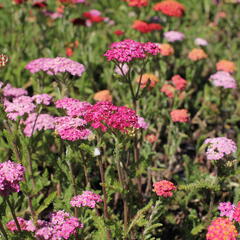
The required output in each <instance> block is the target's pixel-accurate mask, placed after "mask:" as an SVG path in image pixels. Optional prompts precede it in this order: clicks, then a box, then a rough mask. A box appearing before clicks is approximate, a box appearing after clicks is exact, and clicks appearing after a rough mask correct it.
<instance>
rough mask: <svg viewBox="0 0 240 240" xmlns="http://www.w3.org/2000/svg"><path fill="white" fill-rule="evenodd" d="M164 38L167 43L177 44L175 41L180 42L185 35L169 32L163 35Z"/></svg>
mask: <svg viewBox="0 0 240 240" xmlns="http://www.w3.org/2000/svg"><path fill="white" fill-rule="evenodd" d="M164 38H165V39H166V40H167V41H168V42H177V41H182V40H184V38H185V35H184V34H183V33H181V32H177V31H169V32H165V33H164Z"/></svg>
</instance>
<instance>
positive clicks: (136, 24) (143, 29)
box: [132, 20, 163, 33]
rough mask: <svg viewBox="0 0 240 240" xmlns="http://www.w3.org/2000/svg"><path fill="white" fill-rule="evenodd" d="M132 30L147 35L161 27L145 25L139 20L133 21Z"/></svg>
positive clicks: (156, 24)
mask: <svg viewBox="0 0 240 240" xmlns="http://www.w3.org/2000/svg"><path fill="white" fill-rule="evenodd" d="M132 28H133V29H135V30H137V31H139V32H141V33H149V32H152V31H160V30H161V29H162V28H163V27H162V26H161V25H160V24H158V23H146V22H144V21H141V20H135V21H134V23H133V25H132Z"/></svg>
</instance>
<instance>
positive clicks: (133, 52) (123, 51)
mask: <svg viewBox="0 0 240 240" xmlns="http://www.w3.org/2000/svg"><path fill="white" fill-rule="evenodd" d="M159 53H160V49H159V47H158V46H157V45H156V44H155V43H151V42H147V43H141V42H137V41H134V40H131V39H126V40H123V41H121V42H114V43H112V44H111V46H110V49H109V50H107V52H106V53H105V54H104V56H105V57H107V60H108V61H117V62H121V63H127V62H131V61H134V60H136V59H144V58H147V57H148V56H149V55H158V54H159Z"/></svg>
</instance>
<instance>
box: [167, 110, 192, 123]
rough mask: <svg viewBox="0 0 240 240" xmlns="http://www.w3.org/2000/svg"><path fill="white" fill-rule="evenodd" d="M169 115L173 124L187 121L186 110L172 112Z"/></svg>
mask: <svg viewBox="0 0 240 240" xmlns="http://www.w3.org/2000/svg"><path fill="white" fill-rule="evenodd" d="M170 115H171V119H172V121H173V122H187V121H188V120H189V114H188V110H187V109H175V110H172V111H171V113H170Z"/></svg>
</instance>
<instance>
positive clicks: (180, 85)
mask: <svg viewBox="0 0 240 240" xmlns="http://www.w3.org/2000/svg"><path fill="white" fill-rule="evenodd" d="M172 82H173V84H174V86H175V87H176V89H177V90H184V89H185V88H186V86H187V81H186V80H185V79H184V78H182V77H181V76H180V75H174V76H173V77H172Z"/></svg>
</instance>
